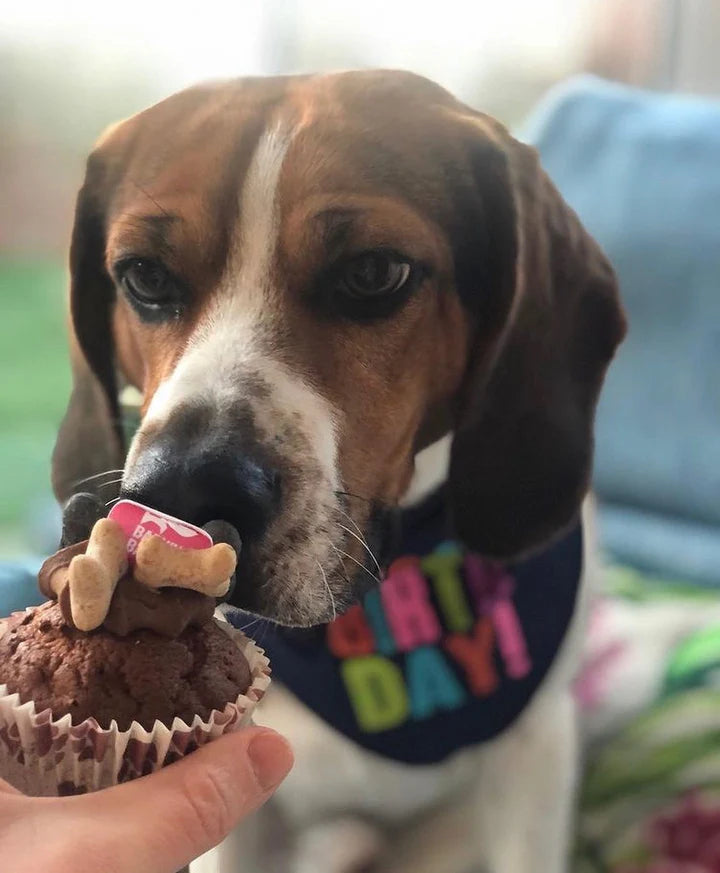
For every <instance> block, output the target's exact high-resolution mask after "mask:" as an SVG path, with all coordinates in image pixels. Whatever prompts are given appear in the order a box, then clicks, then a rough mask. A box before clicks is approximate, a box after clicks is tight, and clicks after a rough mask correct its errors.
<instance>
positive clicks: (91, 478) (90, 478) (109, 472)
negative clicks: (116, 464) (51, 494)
mask: <svg viewBox="0 0 720 873" xmlns="http://www.w3.org/2000/svg"><path fill="white" fill-rule="evenodd" d="M118 473H121V474H122V475H125V471H124V470H104V471H103V472H102V473H95V474H94V475H93V476H86V477H85V478H84V479H78V480H77V481H76V482H72V483H71V485H70V487H71V488H77V486H78V485H85V484H86V483H87V482H93V481H94V480H95V479H101V478H102V477H103V476H117V475H118ZM118 481H119V482H121V481H122V479H118ZM104 484H105V485H108V484H111V483H108V482H105V483H104ZM99 487H100V486H99Z"/></svg>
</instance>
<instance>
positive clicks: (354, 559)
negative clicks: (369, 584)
mask: <svg viewBox="0 0 720 873" xmlns="http://www.w3.org/2000/svg"><path fill="white" fill-rule="evenodd" d="M330 545H331V546H332V548H333V549H335V551H336V552H337V553H338V555H344V556H345V557H346V558H350V560H351V561H352V562H353V564H357V565H358V567H360V569H361V570H364V571H365V572H366V573H367V574H368V576H370V578H371V579H373V580H374V581H375V582H377V583H378V585H379V584H380V582H381V581H382V579H380V578H379V577H378V576H376V575H375V574H374V573H372V572H371V571H370V570H368V568H367V567H366V566H365V564H363V563H362V562H361V561H358V559H357V558H353V556H352V555H348V553H347V552H343V550H342V549H339V548H338V547H337V546H336V545H334V544H333V543H330ZM340 560H341V561H342V558H341V559H340ZM343 569H344V564H343ZM345 581H346V582H349V581H350V580H349V579H348V578H347V575H346V578H345Z"/></svg>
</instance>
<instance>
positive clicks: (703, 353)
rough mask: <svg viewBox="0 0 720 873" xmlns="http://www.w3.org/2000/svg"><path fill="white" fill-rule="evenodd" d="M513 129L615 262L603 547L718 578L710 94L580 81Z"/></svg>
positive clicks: (703, 578)
mask: <svg viewBox="0 0 720 873" xmlns="http://www.w3.org/2000/svg"><path fill="white" fill-rule="evenodd" d="M523 138H524V139H526V140H527V141H529V142H531V143H533V144H534V145H535V146H536V147H537V148H538V150H539V152H540V155H541V158H542V162H543V164H544V166H545V167H546V169H547V171H548V173H549V175H550V176H551V177H552V179H553V181H554V182H555V184H556V185H557V186H558V188H559V189H560V191H561V192H562V193H563V196H564V197H565V199H566V200H567V201H568V202H569V203H570V205H571V206H573V208H574V209H575V210H576V211H577V213H578V214H579V215H580V218H581V219H582V221H583V222H584V224H585V226H586V227H587V228H588V230H589V231H590V232H591V233H592V234H593V235H594V236H595V238H596V239H597V240H598V241H599V242H600V244H601V245H602V246H603V247H604V249H605V251H606V252H607V254H608V255H609V257H610V259H611V261H612V262H613V264H614V265H615V268H616V270H617V272H618V276H619V279H620V285H621V289H622V293H623V298H624V301H625V304H626V307H627V311H628V315H629V321H630V333H629V335H628V338H627V340H626V342H625V344H624V345H623V347H622V348H621V351H620V353H619V355H618V358H617V360H616V361H615V363H614V365H613V366H612V367H611V370H610V374H609V376H608V380H607V384H606V387H605V391H604V394H603V397H602V400H601V405H600V408H599V411H598V422H597V455H596V468H595V488H596V490H597V493H598V495H599V497H600V499H601V516H600V520H601V536H602V539H603V542H604V544H605V547H606V549H607V551H608V552H609V553H610V554H611V556H612V557H614V558H615V559H616V560H618V561H620V562H622V563H624V564H627V565H630V566H632V567H635V568H638V569H640V570H644V571H649V572H651V573H655V574H660V575H663V576H670V577H675V578H679V579H686V580H690V581H693V582H696V583H701V584H704V585H717V584H720V102H713V101H710V100H700V99H695V98H690V97H684V96H675V95H660V94H654V93H648V92H643V91H638V90H635V89H630V88H626V87H622V86H619V85H615V84H610V83H608V82H605V81H602V80H600V79H596V78H594V77H581V78H578V79H575V80H571V81H570V82H568V83H566V84H564V85H562V86H560V87H558V88H557V89H556V90H554V91H553V92H551V93H550V94H549V95H548V96H547V97H546V99H545V100H544V101H543V103H542V104H541V105H540V106H539V107H538V109H537V110H536V111H535V113H534V114H533V116H532V117H531V119H530V120H529V122H528V124H527V125H526V127H525V129H524V131H523Z"/></svg>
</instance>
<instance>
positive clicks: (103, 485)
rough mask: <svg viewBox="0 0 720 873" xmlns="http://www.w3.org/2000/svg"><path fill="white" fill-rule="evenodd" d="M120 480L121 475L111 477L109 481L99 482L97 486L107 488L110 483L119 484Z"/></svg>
mask: <svg viewBox="0 0 720 873" xmlns="http://www.w3.org/2000/svg"><path fill="white" fill-rule="evenodd" d="M121 482H122V477H120V478H119V479H111V480H110V481H109V482H101V483H100V484H99V485H97V486H96V487H97V488H109V487H110V485H119V484H120V483H121Z"/></svg>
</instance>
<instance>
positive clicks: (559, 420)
mask: <svg viewBox="0 0 720 873" xmlns="http://www.w3.org/2000/svg"><path fill="white" fill-rule="evenodd" d="M496 133H497V135H498V137H499V144H496V143H491V142H489V141H488V138H487V136H483V140H484V141H483V144H482V145H479V146H477V148H479V149H480V151H481V152H482V154H481V155H479V160H478V162H476V166H475V171H474V175H475V185H476V190H475V191H474V193H473V196H474V197H479V198H481V199H482V200H483V205H482V208H481V215H482V218H483V221H482V225H483V226H482V227H480V228H478V230H479V232H480V233H481V234H482V235H483V239H482V240H481V241H480V242H479V243H478V249H477V253H476V257H475V265H476V267H475V275H473V270H472V269H471V268H470V267H468V263H470V262H471V260H472V259H468V258H467V257H466V258H465V262H466V263H465V266H464V267H463V269H462V270H461V273H460V275H459V277H458V284H459V288H460V292H461V294H462V296H463V298H464V300H465V303H466V305H468V306H469V308H470V310H471V312H472V311H473V310H475V313H474V314H475V324H476V327H475V330H476V333H477V337H476V339H475V342H474V348H473V351H472V352H471V357H470V361H469V367H468V371H467V375H466V379H465V384H464V386H463V389H462V392H461V397H460V403H459V412H458V414H457V420H456V422H455V435H454V440H453V445H452V453H451V461H450V476H449V483H448V487H449V498H450V506H451V510H452V512H453V516H454V521H455V526H456V529H457V533H458V534H459V535H460V537H461V538H462V540H463V541H464V542H465V543H467V544H468V546H470V547H471V548H473V549H476V550H477V551H479V552H481V553H483V554H486V555H489V556H494V557H498V558H507V557H513V556H517V555H519V554H522V553H525V552H527V551H529V550H532V549H533V548H535V547H537V546H539V545H541V544H543V543H544V542H546V541H548V540H549V539H551V538H552V537H553V536H554V535H556V534H558V533H559V532H561V531H562V530H563V529H564V528H565V527H567V526H568V525H569V524H570V523H571V522H572V521H573V519H574V518H575V517H576V514H577V512H578V509H579V507H580V504H581V502H582V499H583V497H584V495H585V493H586V491H587V489H588V486H589V479H590V473H591V466H592V455H593V423H594V413H595V406H596V403H597V398H598V394H599V391H600V387H601V385H602V381H603V377H604V374H605V370H606V367H607V365H608V363H609V362H610V360H611V358H612V356H613V353H614V351H615V349H616V347H617V345H618V344H619V342H620V341H621V340H622V337H623V336H624V333H625V318H624V315H623V312H622V309H621V306H620V303H619V299H618V291H617V285H616V281H615V276H614V273H613V270H612V268H611V266H610V264H609V263H608V261H607V259H606V258H605V256H604V255H603V253H602V252H601V250H600V248H599V247H598V245H597V244H596V243H595V242H594V240H593V239H591V237H590V236H589V235H588V234H587V233H586V232H585V230H584V229H583V227H582V226H581V224H580V221H579V219H578V218H577V216H576V215H575V214H574V212H572V210H571V209H570V208H569V207H568V206H567V205H566V204H565V202H564V201H563V200H562V198H561V196H560V194H559V193H558V192H557V190H556V189H555V188H554V186H553V185H552V183H551V182H550V180H549V179H548V177H547V176H546V175H545V173H544V172H543V170H542V169H541V167H540V165H539V161H538V158H537V154H536V152H535V150H534V149H531V148H529V147H527V146H525V145H522V144H521V143H518V142H516V141H515V140H513V139H512V138H511V137H509V136H508V135H507V133H505V132H504V131H496ZM490 283H491V284H490ZM491 287H492V289H493V291H492V294H491V293H490V288H491ZM488 297H490V299H493V300H495V303H494V304H493V305H494V309H493V310H492V311H491V312H490V313H489V314H490V316H492V317H494V318H495V319H496V321H497V320H498V319H499V318H501V317H502V318H503V324H502V326H497V325H496V328H495V332H494V333H493V326H492V323H491V322H492V318H490V320H488V319H487V318H486V317H485V313H484V312H483V308H484V307H487V305H488V304H487V302H486V301H487V299H488ZM473 301H475V304H473Z"/></svg>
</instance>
